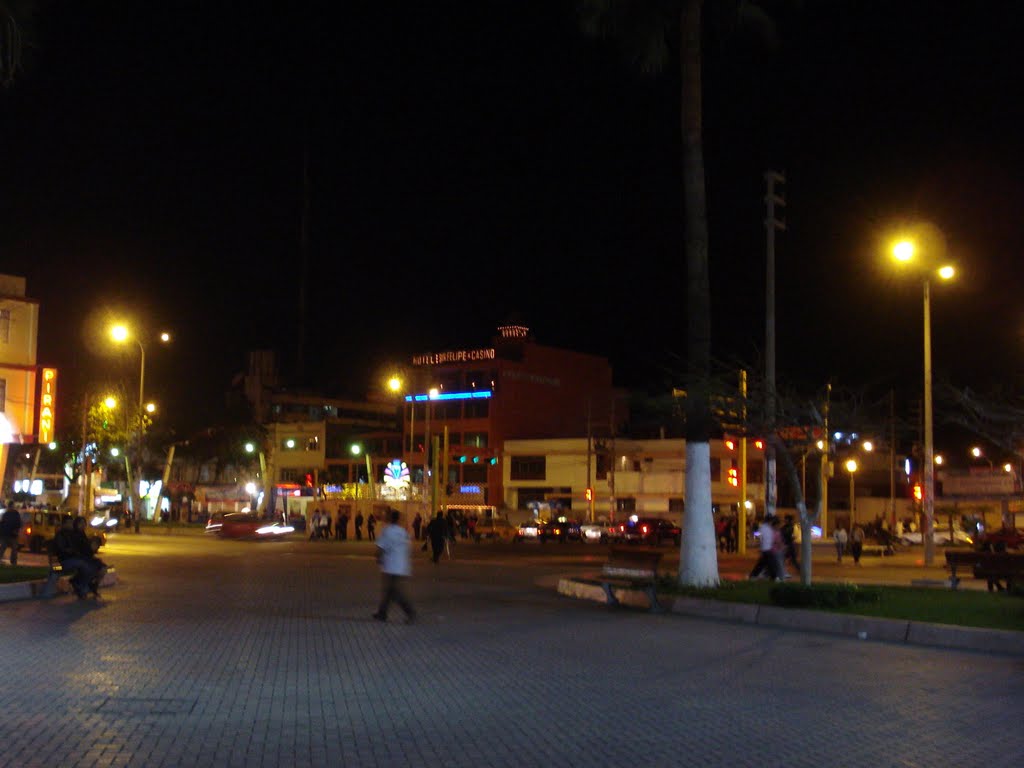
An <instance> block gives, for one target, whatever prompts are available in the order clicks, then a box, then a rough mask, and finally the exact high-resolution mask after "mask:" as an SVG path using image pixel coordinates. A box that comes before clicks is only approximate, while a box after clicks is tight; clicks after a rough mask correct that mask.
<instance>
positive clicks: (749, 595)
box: [658, 576, 1024, 632]
mask: <svg viewBox="0 0 1024 768" xmlns="http://www.w3.org/2000/svg"><path fill="white" fill-rule="evenodd" d="M658 592H659V593H661V594H665V595H682V596H688V597H698V598H704V599H707V600H722V601H724V602H730V603H753V604H755V605H784V606H786V607H797V608H802V609H808V610H827V611H832V612H834V613H849V614H855V615H858V616H875V617H879V618H886V619H904V620H908V621H926V622H932V623H936V624H954V625H958V626H962V627H983V628H987V629H1010V630H1016V631H1018V632H1020V631H1024V599H1022V597H1021V596H1019V595H1009V594H1007V593H1005V592H1002V593H1000V592H981V591H978V590H969V589H961V590H956V591H954V590H951V589H938V588H929V587H895V586H858V585H854V584H846V583H833V582H821V583H815V584H813V585H812V586H811V588H810V589H809V590H806V589H804V588H803V587H802V586H801V585H800V584H791V583H787V584H778V583H773V582H770V581H736V582H723V583H722V584H721V585H720V586H718V587H712V588H709V589H697V588H694V587H680V586H679V585H678V583H677V582H676V581H675V577H674V576H663V577H661V578H660V579H659V583H658Z"/></svg>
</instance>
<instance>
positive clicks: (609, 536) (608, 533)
mask: <svg viewBox="0 0 1024 768" xmlns="http://www.w3.org/2000/svg"><path fill="white" fill-rule="evenodd" d="M617 532H618V526H617V525H615V523H611V522H609V521H607V520H595V521H594V522H590V523H581V524H580V536H581V538H582V540H583V541H584V542H585V543H587V544H607V543H608V542H609V541H614V540H615V538H616V534H617Z"/></svg>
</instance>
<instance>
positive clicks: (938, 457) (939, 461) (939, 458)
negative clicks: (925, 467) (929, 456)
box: [935, 454, 945, 467]
mask: <svg viewBox="0 0 1024 768" xmlns="http://www.w3.org/2000/svg"><path fill="white" fill-rule="evenodd" d="M944 461H945V459H944V458H942V454H936V455H935V463H936V464H938V465H939V466H940V467H941V466H942V462H944Z"/></svg>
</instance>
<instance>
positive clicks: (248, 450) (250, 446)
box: [245, 443, 256, 453]
mask: <svg viewBox="0 0 1024 768" xmlns="http://www.w3.org/2000/svg"><path fill="white" fill-rule="evenodd" d="M255 450H256V446H255V445H253V444H252V443H246V444H245V452H246V453H252V452H253V451H255Z"/></svg>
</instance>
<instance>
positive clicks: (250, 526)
mask: <svg viewBox="0 0 1024 768" xmlns="http://www.w3.org/2000/svg"><path fill="white" fill-rule="evenodd" d="M294 530H295V529H294V528H292V527H291V526H290V525H281V523H280V522H278V521H276V520H267V519H266V518H264V517H257V516H256V515H253V514H250V513H248V512H227V513H221V512H217V513H214V514H213V515H212V516H211V517H210V521H209V522H208V523H207V524H206V532H207V533H215V534H217V535H218V536H220V537H221V538H224V539H249V538H251V539H262V538H273V537H275V536H283V535H284V534H286V533H291V532H292V531H294Z"/></svg>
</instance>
